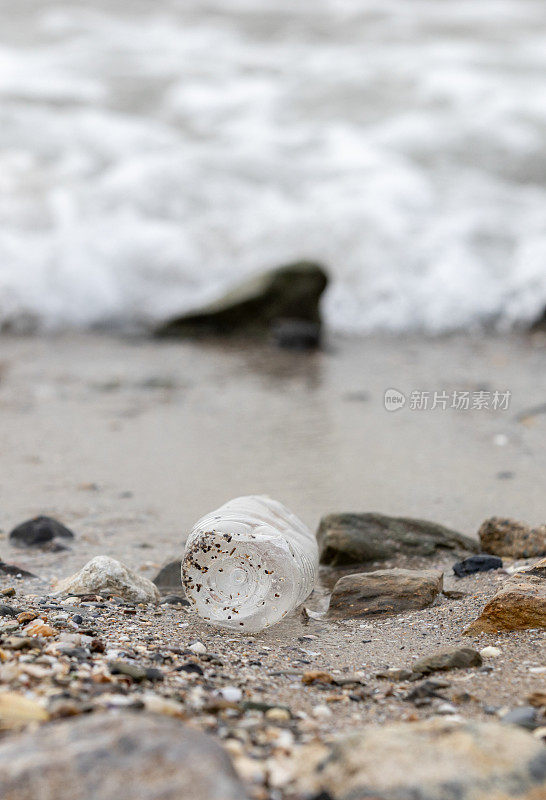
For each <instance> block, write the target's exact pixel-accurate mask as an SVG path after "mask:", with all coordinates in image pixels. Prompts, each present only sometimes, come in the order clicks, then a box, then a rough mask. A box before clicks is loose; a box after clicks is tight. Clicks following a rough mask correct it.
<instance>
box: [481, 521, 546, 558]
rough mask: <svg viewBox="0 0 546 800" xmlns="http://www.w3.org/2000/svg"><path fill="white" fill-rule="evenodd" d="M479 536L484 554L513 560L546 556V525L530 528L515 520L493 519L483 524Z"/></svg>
mask: <svg viewBox="0 0 546 800" xmlns="http://www.w3.org/2000/svg"><path fill="white" fill-rule="evenodd" d="M478 536H479V537H480V542H481V545H482V550H483V551H484V553H492V554H493V555H496V556H509V557H511V558H535V557H536V556H546V525H540V526H539V527H538V528H530V527H529V526H528V525H524V524H523V523H521V522H516V521H515V520H513V519H503V518H501V517H491V519H486V520H485V522H484V523H482V526H481V528H480V530H479V531H478Z"/></svg>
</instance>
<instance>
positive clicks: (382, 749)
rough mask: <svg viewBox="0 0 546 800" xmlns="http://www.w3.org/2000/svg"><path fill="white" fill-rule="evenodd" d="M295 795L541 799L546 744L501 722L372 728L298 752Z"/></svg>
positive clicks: (350, 799) (378, 799)
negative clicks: (545, 746) (545, 745)
mask: <svg viewBox="0 0 546 800" xmlns="http://www.w3.org/2000/svg"><path fill="white" fill-rule="evenodd" d="M296 759H297V763H296V764H295V765H294V771H295V772H296V778H295V789H296V791H295V796H297V797H300V796H303V797H313V798H319V797H321V798H322V797H324V798H330V799H331V800H365V798H369V800H371V799H372V798H373V800H455V798H456V800H493V798H494V799H495V800H509V798H516V797H517V798H518V800H539V798H541V797H545V796H546V794H545V793H546V748H544V745H543V744H542V743H541V742H539V741H538V740H537V739H535V738H534V737H533V736H532V735H531V734H530V733H528V732H527V731H524V730H522V729H519V728H516V727H512V726H508V725H502V724H501V723H499V722H468V723H464V724H461V723H457V722H455V721H451V720H447V719H446V720H427V721H425V722H417V723H413V724H408V723H397V724H393V725H382V726H379V727H378V726H376V725H375V726H371V725H370V726H368V727H366V728H364V729H362V730H361V731H356V732H354V733H352V734H350V735H349V736H344V737H340V738H338V739H335V740H334V741H333V742H331V743H330V744H328V745H323V744H318V743H317V744H309V745H307V746H306V747H304V748H302V749H301V750H300V751H299V752H298V753H297V755H296V757H295V760H296Z"/></svg>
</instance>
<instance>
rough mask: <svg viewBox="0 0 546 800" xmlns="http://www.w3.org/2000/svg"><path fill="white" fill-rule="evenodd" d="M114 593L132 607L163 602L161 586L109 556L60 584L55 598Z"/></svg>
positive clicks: (94, 559)
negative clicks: (135, 604) (132, 605)
mask: <svg viewBox="0 0 546 800" xmlns="http://www.w3.org/2000/svg"><path fill="white" fill-rule="evenodd" d="M98 592H112V594H115V595H118V596H119V597H121V598H123V599H124V600H129V601H131V602H132V603H153V602H156V601H157V600H159V591H158V589H157V586H156V585H155V584H154V583H152V581H149V580H148V578H144V577H143V576H142V575H137V573H136V572H133V571H132V570H130V569H128V567H126V566H125V565H124V564H122V563H121V562H120V561H116V560H115V559H114V558H110V557H109V556H95V558H92V559H91V561H88V562H87V564H85V566H83V567H82V568H81V570H80V571H79V572H76V573H75V574H74V575H71V576H70V577H69V578H65V579H64V580H62V581H60V582H59V583H58V584H57V586H56V590H55V592H54V594H55V595H61V594H62V595H85V594H97V593H98Z"/></svg>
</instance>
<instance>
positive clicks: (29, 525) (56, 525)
mask: <svg viewBox="0 0 546 800" xmlns="http://www.w3.org/2000/svg"><path fill="white" fill-rule="evenodd" d="M57 538H61V539H73V538H74V534H73V533H72V531H71V530H70V529H69V528H67V527H66V526H65V525H63V524H62V523H61V522H58V521H57V520H56V519H53V518H52V517H34V519H29V520H26V522H22V523H21V524H20V525H17V527H16V528H14V529H13V530H12V531H11V532H10V535H9V540H10V543H11V544H13V545H16V546H17V547H41V546H42V545H44V544H47V543H48V542H52V541H53V540H54V539H57Z"/></svg>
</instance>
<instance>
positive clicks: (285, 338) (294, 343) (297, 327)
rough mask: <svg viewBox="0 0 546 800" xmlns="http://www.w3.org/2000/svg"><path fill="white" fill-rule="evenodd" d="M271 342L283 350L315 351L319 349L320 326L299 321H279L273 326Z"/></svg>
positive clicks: (316, 323) (315, 323)
mask: <svg viewBox="0 0 546 800" xmlns="http://www.w3.org/2000/svg"><path fill="white" fill-rule="evenodd" d="M272 336H273V341H274V342H275V344H276V345H277V347H280V348H282V349H283V350H298V351H305V350H316V349H317V348H318V347H320V324H319V323H318V322H307V321H306V320H299V319H280V320H278V321H277V322H275V323H274V325H273V331H272Z"/></svg>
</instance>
